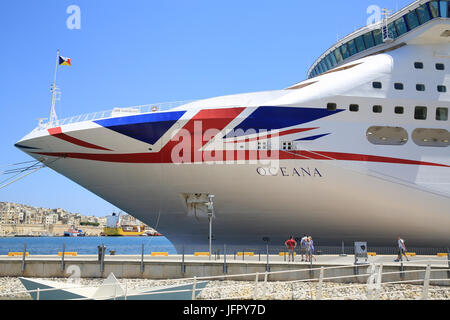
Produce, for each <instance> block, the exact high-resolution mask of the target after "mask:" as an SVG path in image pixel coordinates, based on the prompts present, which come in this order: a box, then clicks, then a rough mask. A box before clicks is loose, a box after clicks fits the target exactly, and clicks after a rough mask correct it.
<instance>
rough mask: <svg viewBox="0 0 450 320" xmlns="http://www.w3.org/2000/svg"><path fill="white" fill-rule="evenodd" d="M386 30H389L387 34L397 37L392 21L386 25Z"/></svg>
mask: <svg viewBox="0 0 450 320" xmlns="http://www.w3.org/2000/svg"><path fill="white" fill-rule="evenodd" d="M388 31H389V34H390V35H391V36H392V37H393V38H394V39H396V38H397V37H398V34H397V29H396V28H395V24H394V22H392V23H390V24H389V25H388Z"/></svg>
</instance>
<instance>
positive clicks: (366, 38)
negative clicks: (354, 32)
mask: <svg viewBox="0 0 450 320" xmlns="http://www.w3.org/2000/svg"><path fill="white" fill-rule="evenodd" d="M364 44H365V45H366V48H367V49H369V48H372V47H373V46H374V45H375V42H374V41H373V37H372V32H368V33H366V34H365V35H364Z"/></svg>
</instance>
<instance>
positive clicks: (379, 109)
mask: <svg viewBox="0 0 450 320" xmlns="http://www.w3.org/2000/svg"><path fill="white" fill-rule="evenodd" d="M372 110H373V112H374V113H381V112H383V107H382V106H378V105H377V106H373V108H372Z"/></svg>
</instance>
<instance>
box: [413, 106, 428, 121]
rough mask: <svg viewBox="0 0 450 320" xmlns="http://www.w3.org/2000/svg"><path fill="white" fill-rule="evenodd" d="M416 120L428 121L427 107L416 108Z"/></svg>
mask: <svg viewBox="0 0 450 320" xmlns="http://www.w3.org/2000/svg"><path fill="white" fill-rule="evenodd" d="M414 119H416V120H426V119H427V107H416V108H415V110H414Z"/></svg>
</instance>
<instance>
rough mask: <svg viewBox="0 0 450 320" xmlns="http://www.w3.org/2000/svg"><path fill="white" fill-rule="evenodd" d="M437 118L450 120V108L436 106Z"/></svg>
mask: <svg viewBox="0 0 450 320" xmlns="http://www.w3.org/2000/svg"><path fill="white" fill-rule="evenodd" d="M436 120H439V121H447V120H448V108H436Z"/></svg>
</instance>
